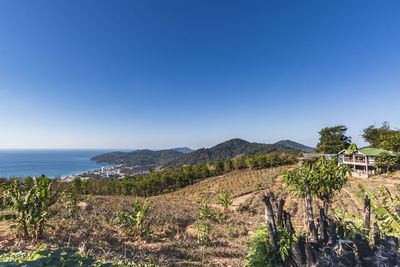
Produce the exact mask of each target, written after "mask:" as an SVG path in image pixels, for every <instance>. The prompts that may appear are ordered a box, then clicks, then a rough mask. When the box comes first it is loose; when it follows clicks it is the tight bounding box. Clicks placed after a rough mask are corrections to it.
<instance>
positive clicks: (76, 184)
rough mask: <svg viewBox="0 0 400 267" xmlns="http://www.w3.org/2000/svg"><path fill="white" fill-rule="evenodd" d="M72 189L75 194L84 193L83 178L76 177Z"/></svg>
mask: <svg viewBox="0 0 400 267" xmlns="http://www.w3.org/2000/svg"><path fill="white" fill-rule="evenodd" d="M72 190H73V191H74V192H75V194H82V180H81V178H75V179H74V180H72Z"/></svg>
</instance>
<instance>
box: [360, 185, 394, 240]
mask: <svg viewBox="0 0 400 267" xmlns="http://www.w3.org/2000/svg"><path fill="white" fill-rule="evenodd" d="M358 188H359V189H360V191H361V193H362V194H363V195H364V196H368V197H369V198H370V200H371V209H372V210H373V211H374V213H375V219H376V221H377V223H378V225H379V228H380V229H381V231H382V233H384V234H385V235H392V236H395V237H398V238H400V216H399V214H398V209H399V199H400V198H399V196H398V195H395V196H393V194H392V193H391V192H390V191H389V190H388V188H387V187H386V186H384V185H382V184H381V185H379V191H378V194H374V193H373V192H371V191H370V190H368V189H367V188H365V187H364V186H363V185H361V184H359V185H358Z"/></svg>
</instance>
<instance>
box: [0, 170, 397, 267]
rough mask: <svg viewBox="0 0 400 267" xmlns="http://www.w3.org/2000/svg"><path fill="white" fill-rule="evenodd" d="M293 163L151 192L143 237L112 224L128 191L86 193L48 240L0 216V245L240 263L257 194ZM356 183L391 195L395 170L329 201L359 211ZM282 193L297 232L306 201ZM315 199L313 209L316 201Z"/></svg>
mask: <svg viewBox="0 0 400 267" xmlns="http://www.w3.org/2000/svg"><path fill="white" fill-rule="evenodd" d="M293 167H294V166H288V167H278V168H270V169H263V170H242V171H237V172H231V173H228V174H226V175H223V176H218V177H212V178H208V179H205V180H203V181H201V182H199V183H197V184H194V185H192V186H188V187H186V188H183V189H181V190H178V191H176V192H173V193H169V194H165V195H161V196H156V197H152V198H150V199H149V200H150V206H149V207H150V213H149V215H148V217H147V218H146V220H147V223H149V224H150V225H151V231H152V234H151V235H150V236H149V237H147V238H131V237H127V236H126V235H125V233H124V231H122V230H120V229H118V228H116V227H115V225H114V223H113V221H114V219H115V216H116V213H117V211H118V210H120V209H122V208H128V207H131V206H132V204H133V203H134V201H135V199H134V198H133V197H123V196H121V197H116V196H87V197H85V199H84V200H85V201H86V202H88V203H89V204H91V205H93V207H94V209H93V211H91V212H85V211H81V210H79V209H74V210H71V209H68V208H65V207H62V206H61V205H60V206H59V207H58V209H59V211H60V212H59V214H58V215H57V216H56V217H54V218H52V219H51V221H50V227H49V228H48V229H47V232H46V237H47V238H46V239H45V240H41V241H40V242H38V243H32V242H26V241H23V240H20V239H18V238H17V237H16V234H15V232H14V231H13V230H10V229H9V225H10V223H9V222H6V221H0V250H6V251H9V250H22V249H31V250H34V249H35V248H37V247H39V246H40V245H41V244H43V243H45V244H46V245H47V247H48V248H54V249H56V248H59V247H73V248H77V249H80V250H81V251H82V252H84V253H89V254H90V255H94V256H95V257H96V258H98V259H105V260H110V259H112V260H119V261H133V262H136V263H140V264H141V263H143V264H145V263H153V264H157V265H161V266H201V265H213V266H243V265H244V262H245V257H246V255H247V251H248V243H249V241H250V235H251V234H252V233H254V232H255V231H256V230H257V226H258V225H259V224H260V223H261V222H262V221H263V216H264V210H263V206H262V203H261V197H262V195H263V194H264V192H268V191H270V192H272V193H273V195H274V196H275V197H276V198H278V197H279V196H280V194H281V193H282V192H283V191H284V186H283V185H282V182H281V179H282V177H281V174H282V172H284V171H285V170H288V169H290V168H293ZM359 183H361V184H363V185H364V186H366V187H367V188H368V189H370V190H371V191H374V192H376V191H377V190H378V185H379V184H381V183H382V184H384V185H386V186H387V187H388V188H389V189H390V190H391V191H392V192H396V193H397V192H398V191H397V188H396V185H399V184H400V175H392V176H377V177H372V178H369V179H356V178H351V179H350V182H349V184H348V185H347V186H346V187H345V188H344V189H343V190H342V191H341V193H340V194H338V195H337V196H336V197H335V199H334V203H333V207H334V208H340V209H342V210H345V211H347V212H352V213H355V214H359V215H360V214H361V211H362V201H361V199H360V198H358V197H357V195H358V192H359V190H358V187H357V185H358V184H359ZM221 190H226V191H227V192H228V193H229V194H230V196H231V198H232V200H233V203H232V206H231V208H230V210H229V211H225V212H223V213H222V215H221V216H219V217H218V218H216V217H215V216H214V217H213V218H211V219H208V220H207V222H208V223H210V225H211V232H210V234H209V238H210V240H209V242H206V243H199V242H198V238H197V235H198V233H199V232H198V231H197V230H196V227H195V226H196V224H198V223H199V222H200V221H204V220H201V219H200V218H199V209H200V207H201V205H202V204H203V203H208V204H209V205H210V207H211V209H212V212H213V213H215V212H217V211H220V212H222V211H223V208H222V207H221V206H219V205H217V204H216V203H215V200H216V198H217V194H218V192H220V191H221ZM286 199H287V200H286V204H285V209H286V210H288V211H289V212H290V213H291V214H292V216H293V219H294V224H295V227H296V230H297V231H302V230H303V229H304V223H305V220H304V203H303V201H302V200H298V199H296V198H294V197H292V196H290V195H287V197H286ZM314 203H315V208H317V206H318V205H320V204H321V203H318V201H315V202H314Z"/></svg>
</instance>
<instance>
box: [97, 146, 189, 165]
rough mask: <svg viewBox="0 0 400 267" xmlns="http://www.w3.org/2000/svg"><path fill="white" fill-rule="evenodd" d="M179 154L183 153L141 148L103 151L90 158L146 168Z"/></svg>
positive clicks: (100, 161)
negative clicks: (127, 150)
mask: <svg viewBox="0 0 400 267" xmlns="http://www.w3.org/2000/svg"><path fill="white" fill-rule="evenodd" d="M181 155H184V153H183V152H179V151H176V150H173V149H166V150H158V151H153V150H148V149H143V150H135V151H132V152H111V153H105V154H101V155H98V156H95V157H93V158H91V160H94V161H96V162H99V163H104V164H115V165H118V164H124V165H126V166H130V167H137V168H138V169H140V168H142V169H146V168H149V167H155V166H158V165H161V164H163V163H165V162H167V161H169V160H172V159H174V158H177V157H179V156H181Z"/></svg>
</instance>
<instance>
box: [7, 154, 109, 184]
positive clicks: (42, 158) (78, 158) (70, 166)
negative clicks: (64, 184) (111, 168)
mask: <svg viewBox="0 0 400 267" xmlns="http://www.w3.org/2000/svg"><path fill="white" fill-rule="evenodd" d="M110 151H111V150H78V149H76V150H75V149H68V150H56V149H52V150H43V149H42V150H33V149H30V150H22V149H16V150H0V177H15V176H17V177H26V176H40V175H42V174H45V175H46V176H48V177H51V178H53V177H57V176H61V177H63V176H68V175H71V174H78V173H82V172H86V171H89V170H96V169H99V168H101V166H103V165H102V164H98V163H96V162H95V161H91V160H90V158H91V157H93V156H95V155H99V154H102V153H106V152H110Z"/></svg>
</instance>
